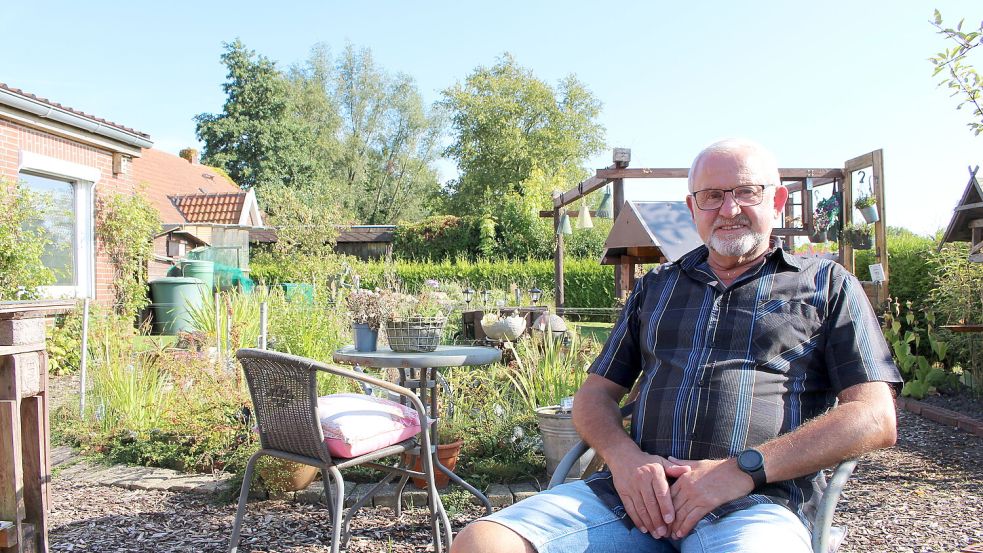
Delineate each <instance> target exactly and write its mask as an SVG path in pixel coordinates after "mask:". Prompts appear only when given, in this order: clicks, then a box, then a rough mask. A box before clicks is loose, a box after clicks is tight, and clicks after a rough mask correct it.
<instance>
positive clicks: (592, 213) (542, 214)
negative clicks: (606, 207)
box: [539, 209, 597, 219]
mask: <svg viewBox="0 0 983 553" xmlns="http://www.w3.org/2000/svg"><path fill="white" fill-rule="evenodd" d="M567 215H569V216H570V217H571V218H573V219H576V218H577V217H579V216H580V210H579V209H568V210H567ZM539 216H540V217H552V216H553V212H552V211H549V210H546V209H544V210H542V211H540V212H539ZM590 216H591V217H597V211H594V210H593V209H592V210H591V211H590Z"/></svg>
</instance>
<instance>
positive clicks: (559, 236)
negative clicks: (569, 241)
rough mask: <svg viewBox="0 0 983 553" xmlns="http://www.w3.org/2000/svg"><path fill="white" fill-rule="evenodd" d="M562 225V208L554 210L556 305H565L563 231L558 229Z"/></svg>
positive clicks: (558, 306)
mask: <svg viewBox="0 0 983 553" xmlns="http://www.w3.org/2000/svg"><path fill="white" fill-rule="evenodd" d="M559 226H560V208H559V207H557V208H555V209H554V210H553V232H555V233H556V252H555V253H554V254H553V285H554V287H555V290H556V293H555V294H554V296H555V298H554V299H555V300H556V307H557V308H560V307H563V302H564V297H563V233H561V232H558V231H557V230H556V229H557V227H559Z"/></svg>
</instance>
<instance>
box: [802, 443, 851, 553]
mask: <svg viewBox="0 0 983 553" xmlns="http://www.w3.org/2000/svg"><path fill="white" fill-rule="evenodd" d="M855 468H857V459H847V460H845V461H841V462H840V464H838V465H836V469H834V470H833V476H832V477H830V479H829V483H828V484H827V485H826V490H825V491H823V499H822V501H821V502H820V503H819V508H818V509H817V510H816V522H815V524H814V525H813V527H812V550H813V552H823V553H825V552H826V551H829V529H830V527H831V526H832V525H833V513H834V512H835V511H836V504H837V503H839V501H840V494H841V493H842V492H843V486H844V485H846V482H847V480H849V479H850V475H851V474H853V469H855Z"/></svg>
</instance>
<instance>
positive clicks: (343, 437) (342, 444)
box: [317, 394, 420, 457]
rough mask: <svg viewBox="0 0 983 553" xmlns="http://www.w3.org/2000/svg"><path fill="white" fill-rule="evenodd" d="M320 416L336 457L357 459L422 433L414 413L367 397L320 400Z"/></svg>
mask: <svg viewBox="0 0 983 553" xmlns="http://www.w3.org/2000/svg"><path fill="white" fill-rule="evenodd" d="M317 414H318V418H320V419H321V430H322V431H323V432H324V443H326V444H327V446H328V451H330V452H331V455H333V456H336V457H356V456H358V455H363V454H365V453H370V452H372V451H375V450H378V449H382V448H384V447H386V446H390V445H393V444H396V443H399V442H401V441H403V440H406V439H408V438H411V437H413V436H415V435H417V434H419V433H420V420H419V417H418V416H417V413H416V410H415V409H413V408H411V407H407V406H405V405H402V404H400V403H396V402H395V401H390V400H388V399H383V398H378V397H374V396H368V395H364V394H332V395H329V396H322V397H319V398H317Z"/></svg>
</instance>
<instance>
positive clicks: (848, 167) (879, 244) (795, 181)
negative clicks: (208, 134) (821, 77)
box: [541, 148, 889, 308]
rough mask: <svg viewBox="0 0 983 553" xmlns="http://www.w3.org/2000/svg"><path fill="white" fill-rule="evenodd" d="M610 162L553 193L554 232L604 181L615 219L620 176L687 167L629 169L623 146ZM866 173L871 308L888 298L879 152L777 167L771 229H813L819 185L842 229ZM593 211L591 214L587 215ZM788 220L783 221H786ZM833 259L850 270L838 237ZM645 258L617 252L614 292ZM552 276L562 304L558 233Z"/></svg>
mask: <svg viewBox="0 0 983 553" xmlns="http://www.w3.org/2000/svg"><path fill="white" fill-rule="evenodd" d="M612 161H613V163H612V164H611V165H609V166H607V167H605V168H603V169H598V170H596V171H595V172H594V176H592V177H590V178H588V179H586V180H584V181H583V182H580V183H578V184H577V185H576V186H574V187H573V188H571V189H570V190H567V191H566V192H562V193H560V194H556V195H555V196H554V197H553V211H552V213H551V214H550V213H549V212H545V213H542V212H541V214H544V215H546V216H549V215H552V216H553V228H554V232H556V229H557V228H558V227H559V223H560V217H561V216H562V214H563V212H564V207H565V206H567V205H570V204H571V203H574V202H576V201H577V200H579V199H581V198H583V197H584V196H586V195H588V194H590V193H591V192H594V191H596V190H598V189H600V188H602V187H604V186H606V185H608V184H612V185H613V188H614V208H613V211H614V213H613V217H614V219H615V220H617V218H618V215H619V214H620V213H621V210H622V208H623V207H624V204H625V191H624V186H625V185H624V181H625V179H685V178H688V177H689V168H685V167H674V168H665V167H661V168H629V167H628V165H629V164H630V163H631V150H630V149H628V148H615V149H614V151H613V155H612ZM867 170H869V171H870V175H869V177H868V178H869V179H870V180H869V181H867V182H865V183H864V185H866V186H869V188H870V189H871V192H872V193H873V195H874V197H875V198H876V200H877V205H878V209H879V212H880V220H879V221H877V222H876V223H874V247H875V248H876V250H875V255H876V257H877V260H878V263H879V264H880V265H881V267H882V268H883V272H884V280H883V281H881V282H864V283H863V284H864V289H865V290H866V292H867V295H868V297H870V299H871V303H873V304H874V305H875V306H877V305H880V304H881V303H882V302H883V301H885V300H886V299H887V293H886V290H887V285H888V275H889V271H888V259H887V236H886V229H887V223H886V219H887V218H886V216H885V194H884V157H883V152H882V150H875V151H873V152H870V153H867V154H864V155H862V156H858V157H855V158H853V159H850V160H847V161H846V162H844V164H843V167H842V168H835V167H834V168H831V167H826V168H780V169H779V170H778V172H779V175H780V177H781V180H782V184H783V185H785V187H786V188H788V191H789V198H788V201H787V202H786V204H785V215H786V217H785V220H786V226H782V227H778V228H775V229H774V231H773V234H775V235H777V236H781V237H783V238H786V239H788V238H791V237H794V236H810V235H811V234H813V232H814V222H813V211H814V206H813V205H812V204H813V201H812V198H813V191H814V190H816V189H818V188H819V187H821V186H829V185H832V186H833V193H834V194H836V193H839V194H840V195H841V205H840V212H841V213H840V217H841V219H840V221H841V223H842V227H843V228H845V227H846V226H848V225H850V224H851V223H852V222H853V189H854V183H853V174H854V173H855V172H859V171H864V172H865V175H864V176H865V177H867V175H866V171H867ZM591 214H592V215H593V214H594V213H591ZM569 215H570V216H571V217H574V216H576V212H575V211H570V212H569ZM790 222H791V223H793V224H788V223H790ZM837 261H838V262H839V263H840V264H842V265H843V266H844V267H846V269H847V270H849V271H850V272H855V266H854V251H853V247H852V246H851V245H850V243H849V241H847V240H842V239H841V240H839V252H838V259H837ZM643 262H644V260H643V259H640V258H636V257H635V256H632V255H623V256H621V261H620V263H619V264H617V265H615V267H614V281H615V294H616V295H617V296H618V297H624V296H625V295H626V294H627V293H628V291H629V290H630V286H629V281H630V275H632V274H633V273H634V271H635V266H636V265H639V264H641V263H643ZM554 267H555V271H554V273H555V274H554V279H555V286H556V306H557V307H558V308H561V307H565V305H564V290H563V234H561V233H559V232H557V234H556V252H555V253H554Z"/></svg>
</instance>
